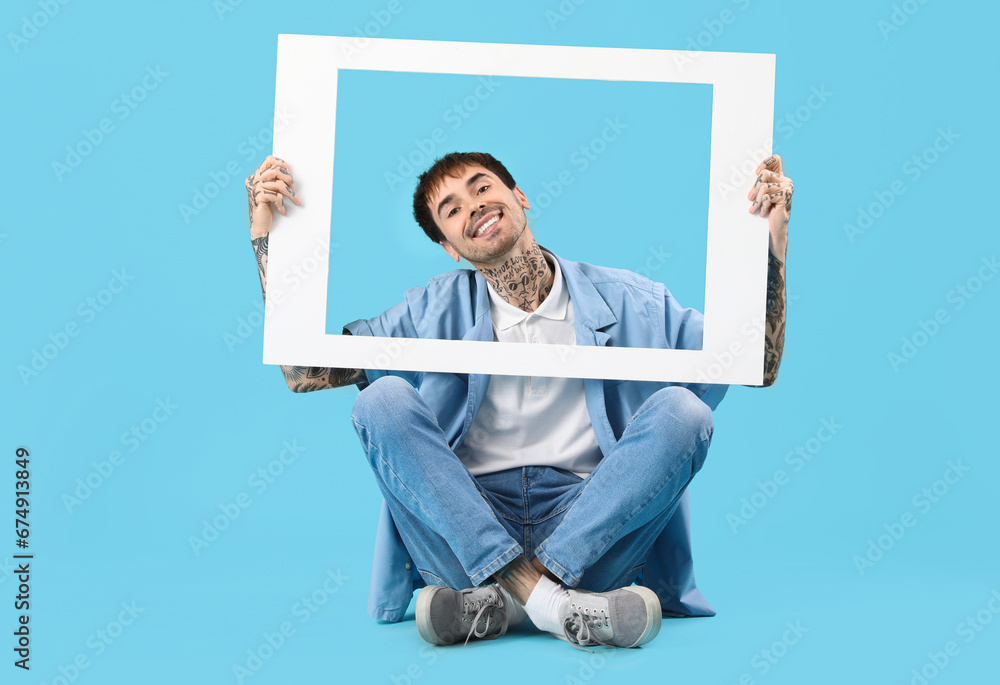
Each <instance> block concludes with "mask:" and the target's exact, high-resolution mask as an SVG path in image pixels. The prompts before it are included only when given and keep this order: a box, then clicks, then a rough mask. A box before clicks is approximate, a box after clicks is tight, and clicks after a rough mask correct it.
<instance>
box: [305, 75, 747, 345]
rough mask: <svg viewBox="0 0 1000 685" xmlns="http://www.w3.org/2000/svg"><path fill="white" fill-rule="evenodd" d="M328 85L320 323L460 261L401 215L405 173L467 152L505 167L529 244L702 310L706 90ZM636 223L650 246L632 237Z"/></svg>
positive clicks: (338, 319)
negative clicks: (328, 211)
mask: <svg viewBox="0 0 1000 685" xmlns="http://www.w3.org/2000/svg"><path fill="white" fill-rule="evenodd" d="M338 81H339V82H338V86H337V88H338V91H337V144H336V152H335V156H334V184H333V188H334V190H333V202H332V204H333V208H332V215H333V216H332V221H331V224H332V225H331V232H330V246H331V252H330V278H329V282H328V287H329V294H328V297H327V319H326V330H327V333H331V334H335V335H340V334H341V332H342V329H343V325H344V324H345V323H347V322H349V321H353V320H355V319H358V318H361V317H365V318H368V317H372V316H374V315H375V314H378V313H380V312H382V311H383V310H385V309H386V308H387V307H388V305H389V304H394V303H396V302H398V301H400V300H401V299H402V292H403V291H404V290H406V289H407V288H408V287H410V286H412V285H415V284H419V285H423V284H425V283H426V282H427V280H428V279H430V278H432V277H433V276H435V275H437V274H439V273H442V272H443V271H447V270H449V269H456V268H463V269H472V268H473V267H472V265H471V264H469V262H468V261H466V260H464V259H463V260H461V261H460V262H459V263H457V264H456V262H455V261H454V260H453V259H452V258H451V257H450V256H449V255H448V254H447V253H446V252H445V251H444V249H442V248H441V247H440V246H439V245H436V244H434V243H432V242H431V240H430V239H429V238H428V237H427V235H426V234H425V233H424V232H423V230H422V229H421V228H420V227H419V225H418V224H417V223H416V221H415V220H414V219H413V191H414V188H415V187H416V183H417V176H419V174H420V173H422V172H423V171H424V170H425V169H426V168H427V167H429V166H430V165H431V164H432V163H433V161H434V159H436V158H437V157H440V156H441V155H444V154H446V153H448V152H452V151H469V150H476V151H486V152H489V153H490V154H492V155H494V156H495V157H496V158H497V159H499V160H500V161H501V162H503V163H504V165H505V166H506V167H507V169H508V171H510V173H511V175H512V176H513V177H514V180H515V181H517V183H518V186H519V187H520V188H521V190H522V191H524V193H525V195H526V196H527V198H528V202H529V204H530V205H531V209H530V210H528V211H527V215H528V223H529V225H530V226H531V229H532V233H533V235H534V236H535V239H536V240H537V241H538V242H539V243H540V244H541V245H543V246H545V247H547V248H549V249H550V250H554V251H555V252H556V253H557V254H559V255H560V256H564V257H566V258H568V259H572V260H576V261H584V262H590V263H593V264H608V265H616V266H619V267H620V268H626V269H631V270H633V271H638V272H639V273H642V274H643V275H644V276H647V277H649V278H658V279H659V280H663V279H669V281H670V283H669V284H668V287H669V288H670V290H671V293H672V294H673V295H674V296H675V297H676V298H677V299H678V301H680V302H681V303H682V304H683V305H684V306H685V307H696V308H698V309H699V310H701V311H704V304H705V254H706V249H707V242H706V241H707V232H706V231H707V226H708V199H709V153H710V149H711V147H710V145H711V138H712V86H711V85H709V84H687V83H644V82H614V81H593V80H571V79H545V78H513V77H499V76H485V77H476V76H461V75H452V74H447V75H443V74H414V73H405V72H404V73H392V72H372V71H356V70H350V71H347V70H345V71H342V72H341V74H340V75H339V77H338ZM286 161H288V163H289V164H294V162H293V160H286ZM625 169H629V170H630V172H629V173H628V174H627V175H626V174H624V173H623V170H625ZM293 171H294V167H293ZM736 194H737V193H731V194H730V195H736ZM744 194H745V190H744ZM358 198H364V200H363V201H360V202H359V201H357V199H358ZM304 201H306V202H307V201H308V199H304ZM648 226H655V227H657V233H658V234H659V241H658V242H657V243H655V244H648V245H647V243H648V241H647V240H645V239H644V238H642V237H640V236H642V235H644V234H645V232H646V231H647V230H648V228H647V227H648ZM585 235H586V236H587V237H586V238H584V236H585ZM373 248H377V250H378V255H377V256H375V255H373V256H372V259H371V261H368V262H367V263H366V262H360V263H359V260H358V255H359V254H362V255H363V254H366V253H370V252H371V251H372V250H373ZM390 265H391V266H390ZM365 273H371V274H372V277H369V278H366V279H365V281H364V287H363V288H358V287H357V284H358V278H359V276H361V277H362V278H364V276H363V274H365ZM302 274H303V277H304V276H305V275H307V274H308V272H307V270H306V269H305V268H303V269H302ZM295 278H299V276H298V275H296V276H295ZM296 285H297V284H296V281H295V280H290V282H289V290H290V291H291V289H292V288H294V287H296Z"/></svg>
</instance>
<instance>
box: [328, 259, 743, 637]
mask: <svg viewBox="0 0 1000 685" xmlns="http://www.w3.org/2000/svg"><path fill="white" fill-rule="evenodd" d="M543 249H547V248H543ZM549 252H551V250H549ZM553 256H555V258H556V259H557V260H558V261H559V267H560V268H561V269H562V274H563V277H564V278H565V284H566V286H567V288H568V289H569V294H570V298H571V301H572V304H573V312H574V317H575V324H574V325H575V330H576V344H577V345H606V346H609V347H645V348H669V349H701V343H702V327H703V321H704V316H703V315H702V313H701V312H699V311H697V310H696V309H685V308H682V307H681V306H680V304H678V303H677V301H676V300H675V299H674V298H673V296H671V294H670V292H669V291H668V290H667V289H666V287H664V285H663V284H662V283H656V282H654V281H651V280H649V279H648V278H645V277H643V276H640V275H639V274H636V273H634V272H631V271H627V270H625V269H615V268H609V267H601V266H594V265H592V264H587V263H585V262H573V261H568V260H565V259H562V258H561V257H559V256H558V255H555V253H553ZM344 330H345V332H348V333H351V334H352V335H374V336H381V337H403V338H431V339H438V340H441V339H445V340H479V341H492V340H493V339H494V338H493V320H492V317H491V316H490V303H489V294H488V293H487V289H486V279H485V278H484V277H483V275H482V274H481V273H479V271H478V270H474V269H455V270H453V271H449V272H447V273H444V274H441V275H439V276H436V277H434V278H432V279H431V280H430V281H429V282H428V283H427V286H426V287H413V288H409V289H408V290H407V291H406V292H405V293H404V295H403V301H402V302H399V303H398V304H396V305H394V306H393V307H390V308H389V309H387V310H386V311H385V312H383V313H382V314H380V315H379V316H376V317H374V318H371V319H357V320H356V321H352V322H350V323H349V324H347V325H346V326H344ZM365 375H366V377H367V380H365V381H361V382H359V383H358V389H359V390H363V389H364V388H365V387H367V386H368V385H369V384H370V383H373V382H374V381H375V380H376V379H377V378H380V377H382V376H385V375H393V376H400V377H402V378H405V379H406V380H407V381H409V382H410V384H411V385H413V386H414V387H415V388H416V389H417V390H418V391H419V392H420V396H421V397H422V398H423V399H424V400H425V401H426V402H427V404H428V405H429V406H430V408H431V410H432V411H434V413H435V415H436V416H437V418H438V424H439V425H440V426H441V428H442V430H443V431H444V433H445V435H446V436H447V438H448V445H449V446H450V447H451V448H452V449H453V450H454V449H456V448H457V447H459V446H460V445H461V444H462V440H463V438H464V437H465V434H466V432H467V431H468V430H469V427H470V426H471V425H472V420H473V419H474V418H475V416H476V412H477V411H478V410H479V406H480V404H481V403H482V401H483V397H484V396H485V394H486V387H487V385H488V384H489V381H490V376H489V375H486V374H465V373H439V372H424V371H395V370H390V371H385V370H380V369H365ZM668 385H684V386H685V387H687V388H689V389H690V390H691V391H692V392H694V393H695V394H696V395H698V396H699V397H700V398H701V399H702V400H703V401H704V402H705V403H706V404H707V405H708V406H709V407H711V408H712V409H713V410H714V409H715V408H716V406H718V404H719V402H720V401H721V400H722V398H723V396H724V395H725V394H726V390H727V389H728V386H726V385H718V384H694V383H683V384H681V383H666V382H652V381H620V380H601V379H593V378H588V379H585V381H584V393H585V396H586V401H587V409H588V412H589V414H590V419H591V422H592V423H593V426H594V433H595V435H596V436H597V442H598V445H599V446H600V448H601V452H602V453H604V454H608V453H609V452H610V450H611V448H612V447H613V446H614V445H615V443H616V442H617V441H618V439H619V438H620V437H621V435H622V433H623V432H624V430H625V427H626V426H627V425H628V423H629V421H630V419H631V418H632V416H633V415H634V414H635V412H636V411H638V409H639V406H640V405H641V404H642V403H643V401H644V400H645V399H646V398H647V397H649V396H650V395H652V394H653V393H654V392H656V391H657V390H659V389H660V388H664V387H667V386H668ZM636 582H638V583H640V584H642V585H645V586H647V587H649V588H651V589H653V590H654V591H655V592H656V593H657V595H659V597H660V603H661V605H662V607H663V610H664V612H665V613H666V614H668V615H676V616H714V615H715V611H714V610H713V609H712V607H711V606H710V605H709V604H708V602H707V601H706V600H705V598H704V597H703V596H702V594H701V592H700V591H699V590H698V588H697V587H696V585H695V580H694V566H693V563H692V560H691V533H690V502H689V497H688V493H687V492H686V491H685V493H684V495H683V497H682V498H681V501H680V503H679V504H678V506H677V510H676V512H675V513H674V515H673V516H672V517H671V519H670V521H669V522H668V523H667V526H666V528H665V529H664V530H663V532H662V533H661V534H660V537H659V538H657V540H656V542H655V543H654V545H653V549H652V551H651V552H650V555H649V557H648V558H647V559H646V563H645V565H644V567H643V568H642V569H641V571H640V572H639V577H638V579H637V581H636ZM423 585H424V582H423V580H422V579H421V578H420V576H419V575H418V574H417V572H416V570H415V569H414V567H413V563H412V561H411V559H410V556H409V554H408V553H407V551H406V547H405V546H404V545H403V542H402V540H401V539H400V537H399V533H398V532H397V531H396V527H395V524H394V523H393V521H392V516H391V515H390V513H389V508H388V506H387V505H386V504H385V502H384V501H383V502H382V511H381V515H380V519H379V524H378V530H377V532H376V536H375V558H374V561H373V566H372V576H371V585H370V589H369V599H368V613H369V614H370V615H371V616H372V617H373V618H376V619H379V620H383V621H399V620H401V619H402V618H403V615H404V614H405V613H406V609H407V607H408V606H409V604H410V600H411V598H412V596H413V591H414V590H415V589H416V588H419V587H422V586H423Z"/></svg>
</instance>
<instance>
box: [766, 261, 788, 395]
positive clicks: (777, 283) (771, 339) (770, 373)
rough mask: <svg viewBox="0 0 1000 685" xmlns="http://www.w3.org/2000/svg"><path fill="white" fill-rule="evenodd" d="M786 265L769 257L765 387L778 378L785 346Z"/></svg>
mask: <svg viewBox="0 0 1000 685" xmlns="http://www.w3.org/2000/svg"><path fill="white" fill-rule="evenodd" d="M784 269H785V265H784V263H783V262H782V261H781V260H780V259H778V258H777V257H775V256H774V253H772V252H770V251H769V252H768V255H767V315H766V323H765V326H764V387H767V386H769V385H772V384H773V383H774V381H775V379H776V378H777V376H778V363H779V362H780V361H781V352H782V350H783V348H784V346H785V277H784V273H783V272H784Z"/></svg>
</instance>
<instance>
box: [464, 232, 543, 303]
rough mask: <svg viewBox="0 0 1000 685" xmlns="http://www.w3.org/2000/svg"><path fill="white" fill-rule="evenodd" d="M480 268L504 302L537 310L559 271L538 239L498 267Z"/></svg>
mask: <svg viewBox="0 0 1000 685" xmlns="http://www.w3.org/2000/svg"><path fill="white" fill-rule="evenodd" d="M480 271H482V274H483V276H484V277H485V278H486V280H487V281H489V283H490V285H491V286H493V289H494V290H495V291H496V292H497V295H499V296H500V297H501V298H502V299H503V301H504V302H506V303H508V304H510V305H513V306H515V307H517V308H518V309H520V310H522V311H526V312H533V311H535V310H536V309H537V308H538V307H539V306H540V305H541V304H542V302H544V301H545V298H546V297H548V295H549V293H550V292H551V291H552V284H553V283H554V282H555V275H556V274H555V271H554V270H553V269H552V267H551V266H550V265H549V262H548V260H547V259H546V258H545V255H544V254H543V253H542V251H541V249H540V248H539V247H538V243H533V244H532V245H531V247H529V248H528V249H527V251H525V252H524V253H522V254H519V255H512V256H511V257H510V258H509V259H508V260H507V261H505V262H504V263H503V264H502V265H500V266H498V267H492V268H485V267H484V268H482V269H480Z"/></svg>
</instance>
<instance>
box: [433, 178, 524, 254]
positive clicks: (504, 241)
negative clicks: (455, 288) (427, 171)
mask: <svg viewBox="0 0 1000 685" xmlns="http://www.w3.org/2000/svg"><path fill="white" fill-rule="evenodd" d="M428 204H429V205H430V210H431V214H432V215H433V216H434V221H435V223H437V225H438V227H439V228H440V229H441V232H442V233H443V234H444V236H445V240H444V241H443V242H441V246H442V247H444V249H445V251H446V252H447V253H448V254H449V255H451V257H452V258H453V259H454V260H455V261H456V262H457V261H458V259H459V257H464V258H465V259H466V260H468V261H469V262H470V263H472V264H474V265H476V266H478V265H479V264H484V265H487V266H488V265H493V264H497V263H499V262H502V261H503V259H504V258H505V257H506V255H508V254H509V253H510V252H511V250H512V249H513V248H514V247H515V246H516V245H517V244H518V243H519V241H520V242H523V243H525V244H530V243H531V242H532V241H533V240H534V238H532V236H531V231H530V230H529V229H528V220H527V217H526V216H525V214H524V210H526V209H531V205H530V204H528V198H527V197H525V195H524V193H522V192H521V189H520V188H518V187H517V186H514V188H513V189H510V188H508V187H507V186H505V185H504V184H503V182H502V181H500V179H499V178H497V177H496V176H495V175H494V174H493V173H491V172H490V171H489V170H488V169H486V168H485V167H482V166H478V165H471V166H468V167H466V168H464V169H462V171H461V172H460V175H459V176H458V177H454V176H446V177H445V178H444V181H443V182H442V183H441V187H439V188H437V189H436V190H435V192H433V193H430V194H429V195H428Z"/></svg>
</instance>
